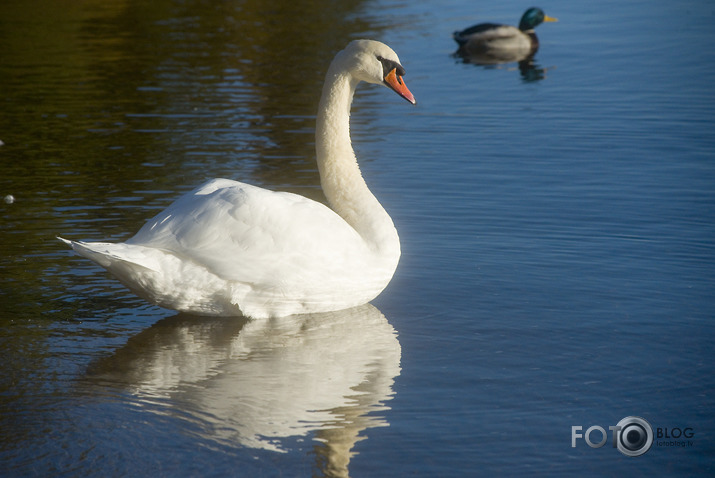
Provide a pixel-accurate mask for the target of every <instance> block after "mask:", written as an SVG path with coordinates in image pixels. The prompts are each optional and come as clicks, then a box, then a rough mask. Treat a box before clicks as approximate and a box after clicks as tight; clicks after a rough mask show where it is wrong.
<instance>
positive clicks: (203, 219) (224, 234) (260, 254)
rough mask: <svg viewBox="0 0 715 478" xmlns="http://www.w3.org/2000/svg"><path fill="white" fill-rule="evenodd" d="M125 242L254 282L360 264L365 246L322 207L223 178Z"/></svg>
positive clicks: (301, 276) (306, 277)
mask: <svg viewBox="0 0 715 478" xmlns="http://www.w3.org/2000/svg"><path fill="white" fill-rule="evenodd" d="M127 243H129V244H137V245H145V246H149V247H155V248H158V249H162V250H165V251H170V252H172V253H173V254H175V255H177V256H179V257H181V258H184V259H188V260H191V261H194V262H196V263H198V264H201V265H203V266H204V267H206V268H207V269H208V270H209V271H211V272H212V273H214V274H216V275H217V276H219V277H222V278H224V279H226V280H230V281H238V282H246V283H251V284H260V283H274V282H276V281H278V282H295V281H296V280H313V279H314V276H315V277H317V276H320V275H322V274H325V273H326V272H327V271H328V270H334V269H335V268H337V267H341V266H343V265H345V264H347V263H349V262H351V261H356V260H357V259H358V258H359V256H360V253H361V252H362V251H361V250H360V249H361V248H364V247H365V246H364V243H363V242H362V240H361V239H360V237H359V235H358V234H357V232H356V231H355V230H354V229H353V228H352V227H350V226H349V225H348V224H347V223H346V222H345V221H344V220H343V219H342V218H340V216H338V215H337V214H336V213H335V212H333V211H332V210H331V209H330V208H328V207H327V206H325V205H323V204H320V203H318V202H316V201H312V200H310V199H307V198H304V197H302V196H298V195H296V194H291V193H284V192H273V191H269V190H266V189H262V188H257V187H255V186H251V185H248V184H243V183H237V182H234V181H228V180H221V179H219V180H213V181H210V182H209V183H206V184H205V185H203V186H201V187H200V188H198V189H196V190H195V191H193V192H191V193H188V194H186V195H184V196H182V197H181V198H179V199H178V200H177V201H176V202H174V203H173V204H172V205H171V206H169V207H168V208H167V209H166V210H164V211H163V212H161V213H160V214H159V215H157V216H156V217H154V218H153V219H151V220H150V221H149V222H147V224H146V225H145V226H144V227H143V228H142V229H141V230H140V231H139V232H138V233H137V235H136V236H134V237H133V238H131V239H130V240H129V241H127ZM336 244H339V245H340V246H341V247H337V248H336V247H335V245H336ZM331 245H332V247H331Z"/></svg>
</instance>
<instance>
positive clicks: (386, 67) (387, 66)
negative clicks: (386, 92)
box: [377, 56, 405, 79]
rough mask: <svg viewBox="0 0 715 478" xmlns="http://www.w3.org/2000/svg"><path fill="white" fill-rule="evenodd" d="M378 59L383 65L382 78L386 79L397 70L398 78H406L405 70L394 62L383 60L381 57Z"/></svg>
mask: <svg viewBox="0 0 715 478" xmlns="http://www.w3.org/2000/svg"><path fill="white" fill-rule="evenodd" d="M377 59H378V60H379V61H380V63H382V77H383V78H385V77H386V76H387V75H389V74H390V72H391V71H392V70H396V71H395V73H396V74H397V77H398V78H400V79H401V78H402V77H403V76H405V69H404V68H403V67H402V65H400V64H399V63H397V62H396V61H394V60H388V59H387V58H383V57H381V56H378V57H377Z"/></svg>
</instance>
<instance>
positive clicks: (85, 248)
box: [57, 236, 159, 272]
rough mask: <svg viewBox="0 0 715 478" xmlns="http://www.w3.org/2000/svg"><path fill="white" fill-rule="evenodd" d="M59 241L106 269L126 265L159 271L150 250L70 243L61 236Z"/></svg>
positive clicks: (130, 246)
mask: <svg viewBox="0 0 715 478" xmlns="http://www.w3.org/2000/svg"><path fill="white" fill-rule="evenodd" d="M57 239H59V240H60V241H62V242H64V243H65V244H67V245H68V246H70V247H72V249H74V251H75V252H76V253H77V254H79V255H80V256H82V257H86V258H87V259H89V260H91V261H94V262H96V263H97V264H99V265H100V266H102V267H104V268H105V269H110V270H111V269H112V266H114V265H117V264H118V263H124V264H127V265H131V266H138V267H142V268H145V269H149V270H151V271H155V272H156V271H158V270H159V265H158V264H157V260H156V257H154V255H153V254H151V250H148V248H144V247H141V246H132V245H128V244H123V243H119V244H114V243H111V242H81V241H70V240H67V239H64V238H62V237H59V236H58V237H57Z"/></svg>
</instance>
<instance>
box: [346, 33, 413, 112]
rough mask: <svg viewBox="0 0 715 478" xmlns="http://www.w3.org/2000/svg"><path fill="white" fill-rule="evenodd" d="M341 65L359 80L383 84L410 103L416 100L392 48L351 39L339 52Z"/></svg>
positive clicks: (376, 42)
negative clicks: (406, 83) (408, 87)
mask: <svg viewBox="0 0 715 478" xmlns="http://www.w3.org/2000/svg"><path fill="white" fill-rule="evenodd" d="M338 58H339V59H340V61H341V63H342V64H343V67H344V68H346V69H347V70H348V71H350V73H351V74H352V75H353V76H354V77H355V78H356V79H358V80H360V81H366V82H368V83H375V84H378V85H379V84H381V85H385V86H387V87H388V88H390V89H391V90H393V91H394V92H395V93H397V94H398V95H400V96H401V97H403V98H404V99H406V100H407V101H409V102H410V103H412V104H413V105H414V104H416V103H417V102H416V101H415V97H414V96H413V95H412V93H411V92H410V90H408V89H407V85H405V82H404V80H403V79H402V77H403V76H404V75H405V69H404V68H403V67H402V65H400V59H399V58H398V57H397V54H396V53H395V52H394V51H392V48H390V47H389V46H387V45H385V44H384V43H380V42H379V41H375V40H353V41H352V42H350V43H349V44H348V46H347V47H345V49H344V50H343V51H341V52H340V53H338V56H337V57H336V59H338Z"/></svg>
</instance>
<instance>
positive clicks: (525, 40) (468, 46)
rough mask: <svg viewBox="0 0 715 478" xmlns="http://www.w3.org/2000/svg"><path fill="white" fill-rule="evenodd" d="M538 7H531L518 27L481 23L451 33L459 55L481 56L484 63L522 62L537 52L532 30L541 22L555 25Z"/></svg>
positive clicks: (536, 39)
mask: <svg viewBox="0 0 715 478" xmlns="http://www.w3.org/2000/svg"><path fill="white" fill-rule="evenodd" d="M555 21H557V19H556V18H552V17H549V16H547V15H545V14H544V12H543V11H542V10H541V9H539V8H530V9H528V10H527V11H526V12H524V15H523V16H522V17H521V21H520V22H519V28H517V27H513V26H511V25H501V24H497V23H480V24H479V25H474V26H472V27H469V28H467V29H465V30H462V31H458V32H454V34H453V37H454V41H456V42H457V43H458V44H459V51H458V53H460V54H462V55H470V56H472V57H482V58H483V59H484V61H483V62H484V63H502V62H511V61H521V60H523V59H525V58H528V57H529V56H531V55H533V54H534V53H536V51H537V50H538V49H539V39H538V38H537V36H536V33H534V28H536V26H537V25H540V24H541V23H543V22H555Z"/></svg>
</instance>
